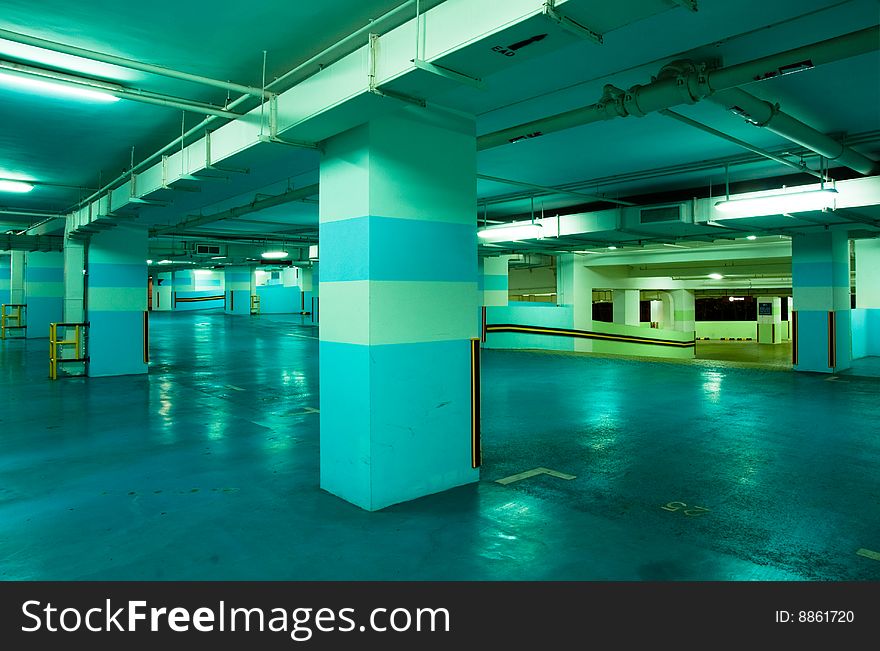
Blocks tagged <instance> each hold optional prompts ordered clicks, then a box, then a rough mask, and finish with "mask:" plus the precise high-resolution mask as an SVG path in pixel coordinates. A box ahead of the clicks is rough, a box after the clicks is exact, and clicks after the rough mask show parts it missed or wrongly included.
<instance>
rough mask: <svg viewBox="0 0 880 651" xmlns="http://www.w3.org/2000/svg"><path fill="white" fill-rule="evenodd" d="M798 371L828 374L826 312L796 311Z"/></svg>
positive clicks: (796, 367)
mask: <svg viewBox="0 0 880 651" xmlns="http://www.w3.org/2000/svg"><path fill="white" fill-rule="evenodd" d="M797 315H798V331H797V338H798V363H797V365H796V366H795V369H796V370H798V371H817V372H820V373H828V372H829V370H830V369H829V368H828V312H826V311H820V310H817V311H812V310H810V311H807V310H798V313H797Z"/></svg>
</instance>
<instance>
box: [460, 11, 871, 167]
mask: <svg viewBox="0 0 880 651" xmlns="http://www.w3.org/2000/svg"><path fill="white" fill-rule="evenodd" d="M878 48H880V27H869V28H867V29H863V30H859V31H857V32H851V33H849V34H845V35H843V36H838V37H836V38H832V39H829V40H827V41H822V42H819V43H814V44H812V45H807V46H804V47H799V48H795V49H793V50H788V51H786V52H781V53H779V54H774V55H771V56H767V57H762V58H760V59H755V60H754V61H749V62H746V63H740V64H737V65H734V66H729V67H726V68H720V69H718V70H711V69H710V66H709V65H707V64H706V63H694V62H691V61H675V62H673V63H670V64H668V65H666V66H664V67H663V69H662V70H661V71H660V74H659V75H658V76H657V78H656V79H655V80H653V81H652V82H651V83H650V84H645V85H636V86H633V87H632V88H630V89H629V90H628V91H624V90H621V89H619V88H616V87H614V86H612V85H607V86H605V90H604V92H603V94H602V98H601V99H600V100H599V101H598V102H597V103H595V104H591V105H590V106H585V107H583V108H578V109H574V110H572V111H567V112H565V113H559V114H557V115H552V116H550V117H547V118H542V119H540V120H534V121H532V122H527V123H525V124H520V125H518V126H515V127H510V128H508V129H503V130H501V131H496V132H494V133H488V134H485V135H483V136H480V137H479V138H478V139H477V148H478V149H480V150H483V149H491V148H492V147H498V146H499V145H503V144H507V143H514V142H518V141H519V140H524V139H528V138H535V137H538V136H542V135H545V134H547V133H553V132H555V131H561V130H563V129H569V128H572V127H576V126H581V125H584V124H589V123H591V122H599V121H601V120H610V119H613V118H617V117H628V116H632V115H635V116H638V117H642V116H645V115H647V114H649V113H653V112H655V111H660V110H662V109H668V108H671V107H673V106H678V105H679V104H694V103H696V102H698V101H700V100H702V99H704V98H706V97H709V96H710V95H712V94H713V93H716V92H719V91H726V90H728V89H731V88H735V87H737V86H741V85H744V84H749V83H752V82H756V81H762V80H764V79H772V78H774V77H778V76H781V75H785V74H789V73H792V72H799V71H802V70H807V69H810V68H813V67H815V66H817V65H821V64H824V63H830V62H832V61H838V60H841V59H846V58H849V57H853V56H857V55H860V54H866V53H868V52H873V51H875V50H877V49H878ZM792 120H793V118H792ZM783 122H784V121H783ZM795 122H797V121H796V120H795ZM799 124H800V123H799ZM786 126H788V127H791V126H792V125H791V124H783V127H782V128H785V127H786ZM802 126H803V127H806V125H802ZM807 128H808V129H809V127H807ZM811 131H813V132H814V133H818V132H815V130H811ZM795 132H797V133H800V134H801V135H803V133H802V132H801V131H799V130H798V129H795ZM820 135H821V134H820ZM786 137H787V136H786ZM824 137H825V138H827V136H824ZM828 140H831V139H830V138H828ZM796 142H800V141H796ZM831 142H832V143H833V142H834V141H831ZM825 144H826V145H828V147H827V150H828V151H829V152H832V153H833V152H834V151H837V153H836V155H835V160H840V161H841V162H843V160H844V159H846V160H853V161H855V159H856V158H858V157H860V158H862V159H864V160H862V161H860V162H859V167H860V168H861V169H860V170H858V171H862V170H864V169H868V168H867V167H866V165H865V161H868V162H869V163H870V164H871V165H870V168H871V169H873V168H874V165H875V164H874V163H873V161H869V160H868V159H865V158H864V157H863V156H861V155H860V154H856V152H852V154H855V156H853V155H851V154H849V153H841V151H840V149H841V145H839V144H838V143H834V146H831V145H830V144H829V143H825ZM805 146H807V145H805ZM810 148H811V149H812V147H810ZM823 149H826V148H825V147H824V146H823ZM847 151H849V150H847ZM823 155H825V154H823ZM841 157H843V158H841ZM856 162H858V161H856ZM844 164H845V163H844ZM853 169H858V168H855V167H854V168H853ZM862 173H863V174H868V173H870V172H865V171H862Z"/></svg>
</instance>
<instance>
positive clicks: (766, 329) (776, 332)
mask: <svg viewBox="0 0 880 651" xmlns="http://www.w3.org/2000/svg"><path fill="white" fill-rule="evenodd" d="M757 302H758V343H759V344H781V343H782V334H783V333H782V299H781V298H780V297H778V296H759V297H758V301H757Z"/></svg>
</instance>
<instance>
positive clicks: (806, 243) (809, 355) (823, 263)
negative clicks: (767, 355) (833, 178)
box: [791, 232, 852, 373]
mask: <svg viewBox="0 0 880 651" xmlns="http://www.w3.org/2000/svg"><path fill="white" fill-rule="evenodd" d="M791 276H792V293H793V295H794V296H793V299H794V300H793V307H794V319H793V320H792V348H793V350H792V357H793V360H792V361H793V362H794V369H795V370H796V371H815V372H819V373H833V372H836V371H842V370H845V369H847V368H849V367H850V365H851V361H852V352H851V346H852V341H851V313H850V291H849V286H850V276H849V240H848V237H847V233H844V232H825V233H818V234H815V235H798V236H796V237H793V238H792V240H791Z"/></svg>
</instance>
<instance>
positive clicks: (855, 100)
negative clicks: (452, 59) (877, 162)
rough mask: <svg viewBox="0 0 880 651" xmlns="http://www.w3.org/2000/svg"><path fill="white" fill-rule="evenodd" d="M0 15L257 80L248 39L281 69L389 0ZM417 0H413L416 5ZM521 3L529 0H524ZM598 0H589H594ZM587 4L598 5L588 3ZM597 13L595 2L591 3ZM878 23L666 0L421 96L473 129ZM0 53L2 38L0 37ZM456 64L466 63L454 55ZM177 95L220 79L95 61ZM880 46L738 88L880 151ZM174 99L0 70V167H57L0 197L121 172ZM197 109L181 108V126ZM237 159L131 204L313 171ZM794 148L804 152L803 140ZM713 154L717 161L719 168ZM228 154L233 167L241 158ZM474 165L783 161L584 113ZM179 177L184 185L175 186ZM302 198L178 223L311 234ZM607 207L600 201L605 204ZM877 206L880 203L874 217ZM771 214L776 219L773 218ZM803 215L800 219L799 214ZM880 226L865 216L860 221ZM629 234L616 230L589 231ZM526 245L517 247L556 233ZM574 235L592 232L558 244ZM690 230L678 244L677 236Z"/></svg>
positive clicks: (489, 169)
mask: <svg viewBox="0 0 880 651" xmlns="http://www.w3.org/2000/svg"><path fill="white" fill-rule="evenodd" d="M2 4H3V12H2V13H0V28H5V29H10V30H13V31H18V32H22V33H28V34H32V35H36V36H40V37H43V38H47V39H51V40H55V41H58V42H64V43H68V44H72V45H78V46H81V47H86V48H90V49H94V50H99V51H103V52H108V53H112V54H117V55H121V56H125V57H127V58H131V59H136V60H140V61H145V62H149V63H155V64H160V65H164V66H168V67H172V68H176V69H180V70H185V71H188V72H194V73H198V74H202V75H207V76H212V77H216V78H219V79H229V80H232V81H235V82H239V83H244V84H251V85H259V84H260V81H261V80H260V76H261V70H260V68H261V61H262V52H263V50H266V51H267V52H268V78H269V79H272V78H275V77H278V76H280V75H281V74H283V73H284V72H286V71H287V70H289V69H291V68H293V67H294V66H296V65H297V64H298V63H300V62H302V61H304V60H306V59H308V58H309V57H310V56H311V55H313V54H315V53H316V52H318V51H319V50H321V49H322V48H323V47H325V46H327V45H329V44H331V43H333V42H335V41H337V40H339V39H340V38H341V37H343V36H344V35H346V34H348V33H351V32H352V31H354V30H356V29H358V28H360V27H362V26H363V25H365V24H366V23H367V21H368V20H369V19H370V18H372V17H375V16H378V15H379V14H380V13H382V12H384V11H386V10H388V9H390V8H392V7H394V6H396V5H397V4H399V2H393V1H392V2H380V1H377V0H335V1H334V2H323V3H300V2H296V3H290V2H286V3H282V2H278V3H262V4H259V3H258V5H256V6H254V7H250V6H248V7H246V8H243V7H242V5H241V4H240V3H235V4H233V3H231V2H216V1H214V2H211V3H208V2H203V1H196V2H190V3H186V4H185V5H180V4H179V3H171V2H167V0H159V1H158V2H153V3H149V4H147V5H137V4H126V3H109V2H91V3H81V4H79V5H76V4H74V5H71V4H70V3H68V2H62V1H61V0H44V1H43V2H40V3H33V2H25V1H24V0H2ZM431 4H436V3H428V2H423V3H422V6H423V7H424V6H430V5H431ZM539 4H540V3H539V2H536V7H537V6H538V5H539ZM600 7H601V5H600ZM597 11H598V10H597ZM595 19H596V21H597V22H601V21H602V19H603V17H602V16H601V15H600V14H599V13H597V14H596V16H595ZM877 22H878V3H877V2H876V0H845V1H840V0H774V1H773V2H766V1H758V0H745V1H743V2H738V3H731V2H728V1H726V0H701V1H700V2H699V11H698V12H697V13H692V12H689V11H687V10H685V9H684V8H682V7H680V6H676V4H675V3H674V2H671V1H670V2H669V3H668V9H667V10H666V11H661V12H660V13H656V14H655V15H652V16H649V17H648V18H645V19H643V20H640V21H637V22H634V23H631V24H627V25H623V26H619V27H616V28H615V29H613V30H611V31H609V32H608V33H606V34H605V39H604V44H603V45H596V44H593V43H591V42H588V41H586V40H578V39H571V40H570V41H569V44H567V45H564V46H563V47H560V48H558V49H551V50H549V51H548V52H547V53H546V54H544V55H542V56H538V57H535V58H532V59H530V60H527V61H526V62H524V63H516V65H508V66H505V67H502V68H499V69H498V70H497V71H495V72H493V73H492V74H489V75H486V76H484V80H485V82H486V88H485V89H484V90H478V89H473V88H470V87H466V86H460V85H453V84H450V85H449V87H448V89H447V90H446V91H445V92H443V93H441V94H439V95H437V96H436V97H434V98H433V99H434V100H436V102H437V103H438V104H442V105H445V106H448V107H450V108H455V109H458V110H463V111H467V112H470V113H472V114H474V115H475V116H476V118H477V131H478V133H480V134H482V133H487V132H491V131H494V130H497V129H501V128H505V127H509V126H512V125H515V124H519V123H522V122H525V121H528V120H532V119H536V118H540V117H544V116H547V115H551V114H555V113H559V112H562V111H565V110H568V109H572V108H577V107H580V106H584V105H588V104H592V103H593V102H595V101H596V100H597V99H598V98H599V96H600V95H601V93H602V88H603V86H604V85H605V84H606V83H613V84H614V85H616V86H618V87H621V88H628V87H629V86H631V85H633V84H637V83H647V82H649V81H650V80H651V77H652V76H654V75H656V74H657V72H658V70H659V69H660V67H661V66H662V65H663V64H664V63H667V62H669V61H671V60H674V59H679V58H692V59H695V60H706V59H712V60H719V61H722V62H723V63H724V64H725V65H730V64H735V63H738V62H742V61H748V60H751V59H755V58H758V57H760V56H763V55H767V54H772V53H775V52H779V51H782V50H785V49H788V48H792V47H796V46H800V45H805V44H808V43H812V42H817V41H821V40H824V39H828V38H831V37H834V36H838V35H840V34H844V33H847V32H850V31H854V30H857V29H862V28H865V27H869V26H872V25H876V24H877ZM0 58H4V50H3V48H2V43H0ZM462 72H467V70H462ZM113 75H116V77H115V78H116V79H118V80H119V81H121V82H123V83H125V84H126V85H129V86H132V87H143V88H146V89H149V90H154V91H157V92H162V93H166V94H171V95H176V96H181V97H186V98H188V99H192V100H199V101H203V102H211V103H216V104H223V102H224V101H225V99H226V92H225V91H220V90H217V89H210V88H205V87H203V86H198V85H194V84H188V83H185V82H179V81H174V80H169V79H166V78H163V77H158V76H155V75H148V74H145V73H137V72H136V73H131V72H130V71H122V70H115V71H114V70H112V69H110V70H108V71H106V74H105V75H104V76H105V77H107V78H113ZM878 79H880V54H878V53H876V52H875V53H872V54H868V55H862V56H859V57H854V58H851V59H847V60H844V61H840V62H837V63H833V64H829V65H825V66H820V67H817V68H816V69H813V70H810V71H807V72H804V73H801V74H797V75H789V76H786V77H783V78H779V79H773V80H769V81H764V82H762V83H760V84H752V85H751V86H749V87H748V90H749V92H752V93H753V94H755V95H758V96H760V97H762V98H764V99H767V100H769V101H772V102H779V103H780V105H781V107H782V108H783V109H784V110H785V111H787V112H788V113H790V114H792V115H794V116H795V117H798V118H799V119H801V120H803V121H805V122H807V123H808V124H810V125H811V126H814V127H815V128H817V129H819V130H820V131H823V132H825V133H829V134H834V135H835V136H837V137H841V138H846V139H847V140H848V141H851V142H854V143H856V144H854V148H855V149H857V150H859V151H862V152H863V153H866V154H869V155H871V156H872V157H874V158H880V110H878V106H880V84H878V82H877V80H878ZM676 110H678V111H679V112H680V113H682V114H684V115H686V116H688V117H691V118H693V119H695V120H698V121H700V122H703V123H705V124H707V125H709V126H711V127H714V128H716V129H718V130H720V131H723V132H724V133H727V134H729V135H732V136H735V137H737V138H740V139H743V140H746V141H748V142H750V143H752V144H754V145H757V146H760V147H763V148H767V149H770V150H773V151H774V152H776V153H781V154H783V155H786V154H788V153H793V154H794V157H793V160H797V157H798V154H800V153H802V150H800V149H799V148H798V147H797V146H795V145H792V144H791V143H790V142H788V141H786V140H784V139H782V138H780V137H778V136H776V135H774V134H772V133H770V132H769V131H766V130H763V129H759V128H756V127H754V126H751V125H749V124H747V123H745V122H744V121H743V120H741V119H739V118H737V117H735V116H733V115H731V114H729V113H727V112H725V111H724V110H722V109H721V108H720V107H719V106H717V105H715V104H712V103H709V102H702V103H700V104H696V105H693V106H685V107H679V108H678V109H676ZM181 119H182V113H181V112H180V111H179V110H172V109H167V108H161V107H154V106H149V105H144V104H139V103H136V102H131V101H125V100H123V101H120V102H118V103H115V104H88V103H83V102H75V101H67V100H58V99H51V98H47V97H42V96H33V95H27V94H25V93H22V92H15V91H11V90H9V89H8V88H5V87H3V86H0V177H5V178H12V177H20V178H31V179H34V180H36V181H40V182H44V183H48V184H54V185H47V186H40V187H39V191H35V192H32V193H30V194H27V195H8V194H4V195H0V210H3V209H4V208H5V209H11V210H33V211H41V212H48V213H51V212H59V211H64V210H66V209H69V208H70V207H71V206H72V205H73V204H74V203H76V202H77V201H78V200H80V199H81V198H82V197H83V195H84V194H88V190H87V189H88V188H94V187H96V186H97V184H98V182H99V178H100V180H103V181H105V182H106V181H107V180H108V179H109V178H111V177H113V176H116V175H117V174H119V173H120V172H122V171H124V170H125V169H126V168H127V166H128V165H129V164H130V160H131V155H132V147H134V159H135V161H138V160H140V159H142V158H144V157H146V156H147V155H149V154H150V153H152V152H153V151H155V150H157V149H159V148H160V147H161V146H163V145H164V144H166V143H168V142H170V141H171V140H172V139H173V138H174V137H175V136H176V135H179V133H180V130H181ZM199 120H201V116H195V115H193V114H188V115H187V116H186V118H185V124H184V126H185V127H190V126H192V125H193V124H195V123H196V122H198V121H199ZM249 156H250V157H251V159H249V160H242V161H237V162H236V165H237V166H238V165H240V167H241V169H240V170H239V171H238V172H229V173H225V174H220V175H219V176H221V179H220V180H215V181H205V182H199V183H193V184H191V186H190V187H183V188H182V189H181V190H179V191H175V192H171V191H169V192H168V205H160V206H143V207H140V208H138V209H137V210H136V211H134V212H136V214H137V215H138V221H139V222H141V223H143V224H144V225H147V226H153V227H155V226H162V225H172V224H176V223H178V222H180V221H182V220H183V219H186V218H187V217H190V216H192V215H207V214H214V213H220V212H222V211H224V210H227V209H229V208H232V207H236V206H243V205H247V204H249V203H251V202H253V201H255V200H256V199H259V197H260V196H263V195H273V194H279V193H281V192H284V191H285V190H286V189H288V188H290V187H302V186H304V185H308V184H311V183H315V182H317V169H318V164H319V155H318V153H317V152H315V151H311V150H299V149H294V148H289V147H286V146H284V145H267V146H265V147H263V146H260V147H258V148H256V150H255V151H254V152H252V153H250V154H249ZM806 160H807V162H808V164H810V165H811V166H812V167H814V168H815V167H816V166H817V164H818V161H817V159H816V157H812V156H808V157H807V159H806ZM725 164H727V171H726V170H725ZM242 170H243V171H242ZM478 170H479V172H480V173H481V174H484V175H491V176H497V177H502V178H508V179H514V180H518V181H525V182H529V183H534V184H538V185H544V186H559V185H563V184H567V185H569V186H570V189H577V190H578V191H581V192H588V193H591V194H603V195H607V196H609V197H615V198H619V197H640V196H643V197H646V198H645V200H644V201H645V202H646V203H649V202H650V201H651V199H650V197H651V196H652V195H655V194H656V193H660V192H668V191H671V190H682V191H685V193H687V192H693V191H695V190H699V191H700V192H701V193H702V196H709V195H710V190H709V188H710V187H711V188H712V190H711V194H714V195H716V196H717V195H718V194H721V193H722V192H723V191H722V190H721V187H722V186H723V184H724V182H725V180H729V181H730V182H731V183H738V182H741V181H747V180H752V179H766V178H771V179H772V178H773V177H778V176H781V175H787V174H790V173H791V172H792V170H791V169H790V168H787V167H785V166H782V165H780V164H778V163H774V162H771V161H767V160H764V159H761V158H760V157H757V156H755V155H754V154H751V153H749V152H746V151H745V150H743V149H742V148H740V147H738V146H737V145H735V144H732V143H730V142H727V141H725V140H722V139H720V138H718V137H716V136H713V135H710V134H707V133H704V132H702V131H699V130H696V129H693V128H691V127H689V126H687V125H683V124H681V123H679V122H676V121H673V120H671V119H670V118H667V117H664V116H662V115H659V114H652V115H649V116H647V117H644V118H626V119H618V120H613V121H609V122H603V123H596V124H591V125H586V126H583V127H578V128H574V129H569V130H567V131H564V132H560V133H555V134H549V135H547V136H545V137H542V138H538V139H534V140H528V141H523V142H520V143H517V144H515V145H509V146H502V147H498V148H495V149H491V150H486V151H483V152H480V154H479V157H478ZM184 190H189V191H184ZM478 195H479V201H480V204H481V205H480V208H479V210H478V214H479V217H480V218H481V219H482V218H487V219H489V220H505V219H511V218H514V217H516V216H522V215H524V214H527V213H528V212H529V211H530V210H531V208H532V205H533V199H532V196H531V195H535V197H534V206H535V209H536V210H541V209H543V210H545V211H553V210H563V211H564V210H573V209H575V207H576V206H578V205H579V204H583V203H584V200H583V199H578V198H576V197H572V196H567V195H564V194H559V193H553V192H549V191H547V192H539V191H532V190H524V189H523V188H519V187H515V186H510V185H506V184H501V183H497V182H493V181H479V183H478ZM315 199H317V197H311V198H305V200H302V201H299V202H296V203H291V204H287V205H284V206H276V207H273V208H271V209H268V210H263V211H260V212H253V213H251V214H248V215H246V216H244V217H242V218H239V219H227V220H224V221H222V222H216V223H213V224H205V225H203V226H200V227H198V228H193V229H191V230H190V231H189V233H190V235H193V236H199V235H200V236H206V237H207V236H217V237H220V236H222V237H223V238H224V239H229V238H241V239H247V240H251V241H258V240H259V239H260V238H261V237H267V236H270V235H272V236H275V237H283V236H285V235H290V236H291V237H292V238H294V239H296V238H301V237H302V238H305V239H314V237H315V235H316V232H317V205H316V203H315ZM605 207H607V205H606V206H605ZM877 217H878V218H880V215H878V216H877ZM776 219H777V221H779V218H776ZM0 220H3V221H2V222H0V228H4V230H5V228H9V227H15V228H22V227H23V226H26V225H27V224H28V223H31V222H34V221H37V220H38V218H37V217H26V216H22V215H3V214H0ZM747 221H749V220H744V221H743V223H742V224H737V227H742V228H744V229H748V228H751V227H753V226H754V227H755V228H759V229H770V230H772V229H773V228H776V227H779V226H786V227H787V226H790V225H791V222H790V221H784V220H783V221H782V222H780V223H779V224H777V223H775V222H773V221H772V219H770V218H766V219H764V218H762V221H760V222H755V223H754V224H752V223H746V222H747ZM802 225H803V226H805V227H808V228H809V227H812V225H811V224H810V223H808V222H804V223H803V224H802ZM676 228H677V227H675V226H663V227H659V226H658V227H651V228H647V229H646V230H647V233H648V235H653V236H654V237H655V238H659V239H667V240H668V241H672V242H674V241H677V239H678V238H680V237H681V236H682V235H683V233H682V232H678V231H676V230H675V229H676ZM695 229H696V230H694V229H692V230H689V231H688V232H687V233H686V234H690V235H694V234H697V235H704V236H705V238H706V239H707V240H711V239H712V238H713V236H714V235H715V234H717V233H719V232H720V230H721V229H713V228H711V227H707V226H703V227H699V228H696V227H695ZM875 231H876V232H880V229H872V228H867V233H868V234H872V233H873V232H875ZM591 239H595V240H597V241H599V242H604V241H607V242H609V243H611V242H619V243H627V244H633V245H638V246H643V245H644V242H643V241H641V240H647V241H650V240H651V237H648V236H646V237H644V238H639V237H633V236H632V235H628V234H626V233H607V234H602V235H596V236H595V238H593V236H592V235H591ZM561 244H563V243H559V242H557V243H555V244H553V245H551V244H549V243H548V244H546V245H545V244H537V245H534V246H533V247H529V246H526V247H524V248H525V249H529V248H534V249H537V250H545V249H551V250H552V249H553V248H554V246H555V247H556V248H562V247H561ZM564 244H568V245H570V246H569V247H568V248H572V247H581V248H587V247H588V246H589V245H590V242H587V243H579V242H576V241H572V242H568V243H564ZM688 246H691V244H688Z"/></svg>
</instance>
